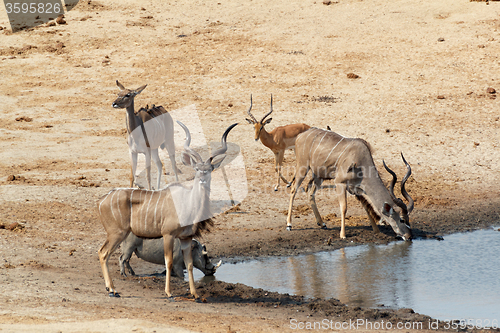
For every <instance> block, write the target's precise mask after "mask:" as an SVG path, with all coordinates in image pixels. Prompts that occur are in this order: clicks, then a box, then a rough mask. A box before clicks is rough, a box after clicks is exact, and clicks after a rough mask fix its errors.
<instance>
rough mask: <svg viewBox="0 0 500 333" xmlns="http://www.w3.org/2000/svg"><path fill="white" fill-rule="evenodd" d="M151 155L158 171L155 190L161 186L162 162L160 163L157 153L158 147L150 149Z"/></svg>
mask: <svg viewBox="0 0 500 333" xmlns="http://www.w3.org/2000/svg"><path fill="white" fill-rule="evenodd" d="M151 157H152V158H153V161H154V162H155V164H156V170H157V171H158V179H157V180H156V190H159V189H160V187H161V174H162V173H163V164H162V163H161V160H160V156H159V155H158V149H153V150H152V151H151Z"/></svg>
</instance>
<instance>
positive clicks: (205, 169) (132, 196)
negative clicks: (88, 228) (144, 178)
mask: <svg viewBox="0 0 500 333" xmlns="http://www.w3.org/2000/svg"><path fill="white" fill-rule="evenodd" d="M178 123H179V125H180V126H181V127H182V128H183V129H184V131H185V132H186V141H185V143H184V151H183V152H182V162H183V163H184V164H185V165H187V166H191V167H192V168H193V169H194V170H195V176H194V180H193V186H192V187H190V188H188V187H185V186H184V185H182V184H179V183H172V184H169V185H168V186H167V187H166V188H165V189H163V190H161V191H148V190H141V189H132V188H129V189H114V190H112V191H110V192H109V193H108V194H106V195H105V196H104V197H102V198H101V199H100V200H99V202H98V211H99V216H100V218H101V222H102V224H103V226H104V229H106V233H107V238H106V241H105V242H104V244H103V246H102V247H101V248H100V249H99V261H100V263H101V268H102V273H103V277H104V281H105V282H106V290H108V292H109V296H111V297H114V296H119V294H118V293H117V291H116V289H115V287H114V286H113V282H112V280H111V278H110V277H109V269H108V259H109V256H110V255H111V254H112V253H113V252H114V251H115V250H116V249H117V248H118V246H119V245H120V243H121V242H122V241H123V240H124V239H125V238H126V237H127V236H128V234H129V233H130V232H132V233H133V234H134V235H136V236H137V237H140V238H161V237H163V247H164V254H165V266H166V270H167V275H166V278H165V281H166V282H165V292H166V293H167V296H168V297H171V296H172V295H171V293H170V275H171V272H172V265H173V255H172V252H173V246H174V239H175V238H179V239H180V241H181V250H182V253H183V256H184V262H185V264H186V268H187V271H188V275H189V288H190V291H191V294H192V295H193V296H194V297H195V299H198V295H197V293H196V290H195V286H194V278H193V257H192V255H191V240H192V238H193V237H195V236H199V235H200V234H201V232H202V231H204V230H206V229H208V227H209V226H210V225H211V224H212V220H211V219H210V217H211V212H210V181H211V176H212V171H213V170H214V169H216V168H218V167H219V166H220V165H221V163H222V161H223V159H224V157H225V156H224V157H222V158H218V159H217V160H216V157H217V156H219V155H222V154H224V153H225V152H226V150H227V144H226V139H227V135H228V134H229V131H231V129H232V128H233V127H235V126H236V125H237V124H233V125H231V126H229V127H228V128H227V129H226V131H225V132H224V134H223V135H222V139H221V143H222V148H219V149H217V150H216V151H215V152H213V153H212V155H211V156H210V157H209V158H208V159H207V160H206V161H203V160H202V158H201V156H200V155H199V154H198V153H197V152H196V151H194V150H193V149H192V148H189V144H190V143H191V135H190V133H189V130H188V128H187V127H186V126H185V125H184V124H182V123H181V122H179V121H178Z"/></svg>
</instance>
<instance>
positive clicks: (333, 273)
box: [216, 227, 500, 320]
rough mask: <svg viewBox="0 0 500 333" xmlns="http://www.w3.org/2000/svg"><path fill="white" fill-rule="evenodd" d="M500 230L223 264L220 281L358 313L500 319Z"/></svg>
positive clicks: (220, 269)
mask: <svg viewBox="0 0 500 333" xmlns="http://www.w3.org/2000/svg"><path fill="white" fill-rule="evenodd" d="M497 229H498V227H497V228H495V229H493V228H492V229H486V230H480V231H475V232H469V233H459V234H453V235H449V236H446V237H445V238H444V241H437V240H414V241H413V242H411V243H409V242H394V243H391V244H389V245H362V246H356V247H348V248H345V249H340V250H336V251H329V252H320V253H316V254H310V255H299V256H292V257H271V258H263V259H258V260H251V261H247V262H242V263H237V264H224V265H222V266H221V267H220V268H219V269H218V270H217V273H216V279H217V280H221V281H225V282H231V283H243V284H245V285H248V286H252V287H255V288H263V289H266V290H269V291H277V292H280V293H288V294H294V295H303V296H306V297H322V298H337V299H339V300H340V301H342V302H343V303H346V304H348V305H351V306H362V307H382V306H384V307H390V308H412V309H414V310H415V311H416V312H419V313H422V314H426V315H429V316H431V317H433V318H437V319H442V320H447V319H469V318H473V319H489V320H493V319H496V320H500V232H499V231H497Z"/></svg>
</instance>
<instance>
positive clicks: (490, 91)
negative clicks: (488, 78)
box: [486, 87, 497, 94]
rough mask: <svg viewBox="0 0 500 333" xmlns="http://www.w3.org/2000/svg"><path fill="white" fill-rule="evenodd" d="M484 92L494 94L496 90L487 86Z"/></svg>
mask: <svg viewBox="0 0 500 333" xmlns="http://www.w3.org/2000/svg"><path fill="white" fill-rule="evenodd" d="M486 92H487V93H488V94H496V93H497V91H496V90H495V88H491V87H489V88H488V89H486Z"/></svg>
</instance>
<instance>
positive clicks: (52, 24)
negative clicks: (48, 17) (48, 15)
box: [47, 22, 56, 27]
mask: <svg viewBox="0 0 500 333" xmlns="http://www.w3.org/2000/svg"><path fill="white" fill-rule="evenodd" d="M55 26H56V22H49V23H47V27H55Z"/></svg>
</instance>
